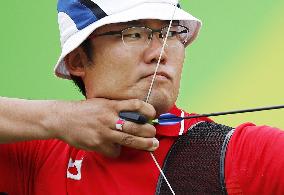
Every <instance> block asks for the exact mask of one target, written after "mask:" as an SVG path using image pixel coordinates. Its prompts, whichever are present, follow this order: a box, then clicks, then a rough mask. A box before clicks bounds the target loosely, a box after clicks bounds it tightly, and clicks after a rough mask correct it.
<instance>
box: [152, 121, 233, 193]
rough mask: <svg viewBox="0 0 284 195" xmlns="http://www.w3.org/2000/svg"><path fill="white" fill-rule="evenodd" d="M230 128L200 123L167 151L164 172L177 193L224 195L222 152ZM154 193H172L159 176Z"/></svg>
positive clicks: (229, 136) (227, 140) (229, 134)
mask: <svg viewBox="0 0 284 195" xmlns="http://www.w3.org/2000/svg"><path fill="white" fill-rule="evenodd" d="M233 131H234V130H233V129H232V128H231V127H227V126H224V125H220V124H216V123H210V122H200V123H197V124H196V125H195V126H193V127H191V128H190V129H189V130H188V132H187V133H186V134H185V135H182V136H180V137H179V138H178V139H177V141H176V142H175V143H174V145H173V146H172V148H171V150H170V151H169V153H168V155H167V157H166V160H165V162H164V166H163V171H164V173H165V175H166V177H167V179H168V180H169V183H170V184H171V186H172V188H173V190H174V191H175V193H176V194H194V195H203V194H204V195H205V194H208V195H213V194H226V193H227V192H226V188H225V175H224V174H225V173H224V172H225V165H224V161H225V153H226V148H227V145H228V143H229V140H230V138H231V135H232V134H233ZM156 194H161V195H163V194H171V191H170V189H169V187H168V186H167V184H166V182H165V180H164V179H163V178H162V177H161V176H160V178H159V181H158V185H157V189H156Z"/></svg>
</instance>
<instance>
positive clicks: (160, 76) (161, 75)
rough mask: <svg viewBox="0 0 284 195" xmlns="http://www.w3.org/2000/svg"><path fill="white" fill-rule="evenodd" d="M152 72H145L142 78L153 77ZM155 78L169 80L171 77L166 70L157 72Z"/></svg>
mask: <svg viewBox="0 0 284 195" xmlns="http://www.w3.org/2000/svg"><path fill="white" fill-rule="evenodd" d="M153 77H154V73H150V74H147V75H145V76H143V77H142V79H153ZM155 80H161V81H163V80H171V77H170V76H169V75H168V74H167V73H166V72H157V74H156V76H155Z"/></svg>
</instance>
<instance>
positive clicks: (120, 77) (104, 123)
mask: <svg viewBox="0 0 284 195" xmlns="http://www.w3.org/2000/svg"><path fill="white" fill-rule="evenodd" d="M58 11H59V14H58V15H59V25H60V30H61V43H62V54H61V56H60V58H59V60H58V63H57V66H56V68H55V71H56V74H57V76H59V77H63V78H68V79H72V80H73V81H74V82H75V83H76V84H77V85H78V86H79V87H80V89H81V91H82V93H83V94H84V95H85V96H86V98H87V99H88V100H89V101H92V103H94V104H91V103H90V105H92V106H90V107H89V109H90V110H89V112H90V114H92V115H91V116H92V117H94V118H93V121H90V120H84V121H82V124H81V125H82V128H78V129H76V128H74V127H70V126H69V125H68V123H67V124H66V121H64V122H62V121H61V118H49V120H52V121H53V120H55V121H58V123H60V124H61V125H59V127H63V129H62V130H58V128H54V127H49V126H48V125H45V124H50V123H49V120H48V121H45V120H43V127H44V128H40V129H43V130H42V131H38V132H36V131H35V129H36V127H35V128H34V129H33V131H32V132H31V133H30V134H29V136H26V133H28V130H27V129H26V130H25V131H24V132H22V133H21V134H18V133H17V132H16V133H15V134H16V136H15V137H16V138H14V139H8V138H10V137H11V134H12V135H13V132H12V133H11V132H8V133H7V130H6V131H5V132H6V133H7V136H6V139H4V140H3V142H5V143H10V142H12V141H19V140H33V141H28V142H21V143H13V144H12V143H10V144H3V145H1V149H0V155H1V161H0V170H1V174H2V177H1V180H0V191H3V192H7V193H9V194H154V193H157V194H163V193H169V192H177V193H181V194H206V193H207V194H221V193H226V192H228V193H229V194H282V193H283V192H284V186H283V182H281V181H283V176H282V175H283V174H282V171H283V166H282V165H283V163H284V158H283V157H282V156H281V155H278V154H279V153H280V151H281V150H280V149H281V147H282V146H283V145H284V142H283V141H284V134H283V132H281V131H279V130H277V129H275V128H270V127H256V126H254V125H253V124H243V125H241V126H239V127H237V128H236V129H235V130H231V129H230V128H227V127H223V126H217V125H215V124H214V123H213V122H212V121H211V120H210V119H208V118H198V119H191V120H187V121H182V122H181V123H179V124H174V125H168V126H161V125H155V126H153V125H152V124H150V123H145V124H138V123H135V122H130V121H128V120H123V119H120V118H119V113H121V112H122V111H132V112H137V113H140V114H142V115H144V116H146V117H147V118H148V119H149V120H152V119H154V118H157V117H158V116H160V115H161V114H163V113H166V112H170V113H173V114H175V115H178V116H187V115H190V114H188V113H186V112H184V111H182V110H181V109H179V108H177V107H176V106H175V101H176V99H177V96H178V89H179V82H180V78H181V72H182V66H183V60H184V55H185V54H184V53H185V47H186V46H188V45H189V44H190V43H191V42H192V41H193V40H194V39H195V37H196V36H197V33H198V30H199V27H200V21H199V20H198V19H196V18H194V17H192V16H191V15H190V14H188V13H186V12H184V11H183V10H182V9H180V8H176V2H174V1H171V0H167V1H158V0H156V1H142V0H136V1H126V0H125V1H119V2H118V1H88V0H81V1H67V0H60V1H59V2H58ZM174 13H175V14H174ZM171 20H173V23H172V24H171V27H170V28H169V27H168V26H169V22H170V21H171ZM165 40H167V41H166V42H165V47H164V52H161V50H162V48H163V44H164V41H165ZM157 64H160V66H159V69H158V71H157V75H156V77H154V75H155V69H156V67H157ZM153 77H154V78H155V81H154V85H153V88H152V90H151V92H152V93H151V94H150V96H149V97H150V98H149V103H145V102H143V100H145V98H146V96H147V93H148V91H149V88H150V85H151V82H152V79H153ZM78 104H79V103H78ZM70 105H71V104H70ZM84 106H86V108H87V107H88V105H87V104H84ZM54 107H56V106H54ZM78 107H80V106H78ZM76 108H77V107H76ZM76 108H75V109H76ZM52 109H53V108H51V110H52ZM55 110H56V109H55ZM94 110H95V112H94ZM71 111H74V108H73V110H72V109H70V110H69V109H68V108H67V111H59V112H60V114H61V115H60V114H59V115H58V114H56V115H55V116H57V117H60V116H62V115H65V116H64V118H68V116H69V115H70V112H71ZM86 112H88V109H87V111H86ZM94 113H97V115H95V116H94ZM66 115H67V117H66ZM70 116H72V117H74V115H70ZM43 119H45V117H43ZM70 120H72V121H73V120H76V121H79V122H80V121H81V120H80V115H78V116H77V117H74V118H71V119H70ZM86 121H89V122H90V123H92V125H91V126H95V125H96V126H97V128H96V129H90V128H88V129H84V127H86V125H85V123H86ZM67 122H68V121H67ZM62 123H63V124H62ZM87 123H88V122H87ZM79 124H80V123H79ZM23 125H24V124H23ZM202 125H207V126H209V127H210V128H212V131H211V132H213V133H212V134H210V135H211V136H207V135H206V134H204V135H202V136H201V135H200V133H199V132H200V131H202V132H203V129H205V130H204V132H206V128H207V126H202ZM46 126H47V128H46ZM57 127H58V126H57ZM201 127H202V128H203V129H201ZM216 127H217V128H216ZM219 130H222V131H219ZM223 130H224V131H223ZM188 132H189V133H188ZM207 133H208V132H207ZM191 135H196V137H201V139H200V140H202V141H203V142H204V145H205V146H207V147H199V146H198V144H199V142H197V141H196V140H197V139H196V138H194V137H190V136H191ZM216 135H217V136H216ZM21 136H24V137H22V139H20V138H21ZM230 136H231V138H230ZM7 137H8V138H7ZM180 138H181V139H180ZM184 138H186V139H185V140H183V139H184ZM187 138H188V140H189V142H188V141H187ZM203 138H206V139H203ZM217 138H218V139H217ZM210 140H211V141H210ZM66 143H68V144H69V145H68V144H66ZM180 143H181V147H180V148H178V147H177V146H179V144H180ZM196 143H197V144H196ZM223 143H225V144H223ZM183 144H184V145H183ZM70 145H72V146H70ZM204 145H203V144H201V146H204ZM223 145H224V146H223ZM73 146H75V147H73ZM187 146H190V147H187ZM213 146H214V147H213ZM195 147H196V148H197V149H198V150H196V151H190V152H183V151H188V150H190V149H191V148H195ZM184 149H186V150H184ZM201 149H203V150H202V151H203V152H204V153H206V155H207V156H210V157H211V156H212V160H211V161H212V162H211V164H214V166H211V165H210V164H207V163H208V162H209V161H208V158H206V156H204V154H203V152H199V154H198V151H201ZM219 149H222V150H221V154H219V153H220V152H219ZM148 151H154V156H155V159H157V163H158V164H159V165H161V166H162V165H163V170H164V171H166V176H170V177H169V184H168V185H164V184H165V181H164V180H165V178H163V177H160V178H159V176H160V172H159V170H158V169H157V167H156V164H155V163H154V161H153V159H152V158H151V155H150V153H149V152H148ZM173 151H174V152H173ZM180 152H183V153H182V155H181V153H180ZM175 154H178V155H177V156H175ZM192 154H198V155H196V156H194V155H192ZM211 154H212V155H211ZM276 154H277V155H276ZM188 156H189V157H190V158H188ZM220 156H223V157H222V158H221V157H220ZM110 157H116V158H110ZM181 157H182V158H183V159H186V160H185V161H183V164H177V163H176V162H177V161H176V160H178V159H180V158H181ZM215 157H216V159H217V160H216V159H215ZM219 157H220V159H222V160H224V162H223V161H222V162H223V163H225V165H220V164H219ZM196 160H198V161H196ZM193 161H195V162H193ZM196 162H197V163H196ZM199 162H200V163H199ZM191 164H194V165H196V166H193V167H192V166H191ZM215 164H216V165H218V166H220V175H222V177H221V178H219V177H218V176H216V177H215V173H216V171H215V170H214V171H213V170H212V171H211V168H212V169H215V168H216V167H215ZM203 165H204V166H203ZM172 166H174V169H169V167H172ZM175 166H176V167H175ZM179 167H181V168H183V167H184V169H182V170H183V171H184V173H186V177H184V178H179V177H178V175H174V173H175V172H176V171H178V170H180V169H179ZM206 167H209V169H206ZM217 168H219V167H217ZM191 169H193V170H194V169H195V170H198V171H197V172H195V173H194V174H192V173H190V171H189V170H191ZM223 169H224V170H223ZM205 170H206V171H207V173H209V176H210V175H213V176H214V177H213V178H212V180H214V181H213V182H211V181H210V179H211V178H210V179H209V178H207V177H204V176H205V175H206V174H207V173H206V171H205ZM218 170H219V169H218ZM218 170H217V174H219V172H218ZM211 173H212V174H211ZM180 174H182V173H180ZM199 176H201V177H203V178H199ZM187 177H188V178H190V179H189V180H187V179H188V178H187ZM223 177H224V178H223ZM175 178H177V179H175ZM194 178H196V180H197V181H198V182H197V184H198V185H200V186H194V185H192V184H193V183H194V182H195V181H194ZM272 178H273V179H272ZM202 180H203V181H204V182H203V183H204V184H202V182H201V181H202ZM219 180H220V182H225V184H217V183H216V181H219ZM184 181H186V182H185V183H183V182H184ZM187 181H188V182H187ZM173 183H179V184H178V185H173V189H172V190H169V188H170V187H171V186H172V184H173ZM206 184H210V185H208V186H207V185H206ZM211 184H212V185H211ZM215 185H216V186H215ZM188 186H190V187H192V189H189V188H188ZM196 187H200V188H199V189H198V188H196ZM207 187H208V188H207ZM223 187H224V188H223ZM181 189H182V190H181ZM186 189H187V191H186ZM193 189H194V190H193Z"/></svg>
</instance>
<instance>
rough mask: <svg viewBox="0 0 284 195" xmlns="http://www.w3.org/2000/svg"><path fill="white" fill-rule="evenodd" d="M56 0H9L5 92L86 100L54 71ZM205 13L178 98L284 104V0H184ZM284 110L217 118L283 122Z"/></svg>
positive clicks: (188, 104)
mask: <svg viewBox="0 0 284 195" xmlns="http://www.w3.org/2000/svg"><path fill="white" fill-rule="evenodd" d="M56 3H57V1H56V0H48V1H36V0H30V1H27V2H26V1H25V2H23V1H20V0H14V1H3V2H1V6H0V23H1V31H0V33H1V36H0V43H1V47H0V57H1V58H0V59H1V60H0V67H1V77H0V96H6V97H17V98H28V99H63V100H70V99H72V100H73V99H83V97H82V96H81V95H80V94H79V92H78V91H77V89H76V88H75V87H74V85H73V84H72V83H71V82H70V81H67V80H60V79H57V78H56V77H55V76H54V75H53V65H54V64H55V63H56V61H57V57H58V56H59V54H60V45H59V32H58V27H57V12H56ZM181 5H182V6H183V7H184V8H185V9H186V10H188V11H190V12H191V13H192V14H193V15H194V16H196V17H198V18H200V19H202V21H203V27H202V29H201V32H200V35H199V38H198V39H197V41H196V42H195V43H194V44H193V45H192V46H191V47H189V48H188V49H187V57H186V62H185V66H184V72H183V79H182V86H181V90H180V96H179V100H178V105H179V106H180V107H183V108H184V109H186V110H188V111H190V112H196V113H208V112H215V111H226V110H234V109H244V108H254V107H260V106H269V105H277V104H284V92H283V87H282V85H283V84H284V76H283V72H284V55H283V54H284V37H283V35H284V12H283V10H284V0H271V1H267V0H250V1H247V0H238V1H228V0H215V1H199V0H182V1H181ZM283 116H284V110H279V111H267V112H262V113H254V114H241V115H234V116H221V117H215V118H213V119H214V120H215V121H217V122H219V123H225V124H227V125H231V126H236V125H237V124H240V123H243V122H246V121H252V122H254V123H256V124H258V125H263V124H267V125H271V126H277V127H280V128H282V129H284V120H283Z"/></svg>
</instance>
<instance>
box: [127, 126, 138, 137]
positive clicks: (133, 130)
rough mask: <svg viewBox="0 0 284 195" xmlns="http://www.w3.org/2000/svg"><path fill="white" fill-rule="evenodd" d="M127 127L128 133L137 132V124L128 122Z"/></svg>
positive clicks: (133, 133)
mask: <svg viewBox="0 0 284 195" xmlns="http://www.w3.org/2000/svg"><path fill="white" fill-rule="evenodd" d="M127 129H128V133H129V134H131V135H137V134H138V128H137V125H135V124H134V123H129V125H128V128H127Z"/></svg>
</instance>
